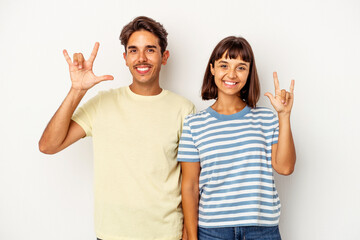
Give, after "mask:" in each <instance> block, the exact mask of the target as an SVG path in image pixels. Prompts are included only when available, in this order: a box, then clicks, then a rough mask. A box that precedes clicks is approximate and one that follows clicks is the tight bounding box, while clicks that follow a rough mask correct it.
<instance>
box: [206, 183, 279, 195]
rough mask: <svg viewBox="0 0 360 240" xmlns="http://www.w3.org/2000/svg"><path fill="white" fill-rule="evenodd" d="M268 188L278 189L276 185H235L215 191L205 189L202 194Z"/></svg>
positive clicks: (271, 189) (268, 189)
mask: <svg viewBox="0 0 360 240" xmlns="http://www.w3.org/2000/svg"><path fill="white" fill-rule="evenodd" d="M254 189H258V190H266V191H274V192H275V191H276V190H275V188H274V187H266V186H261V185H251V186H243V187H234V188H228V189H219V190H215V191H211V192H210V191H206V190H205V189H204V190H203V191H202V194H206V195H210V194H222V193H231V192H240V191H246V190H254Z"/></svg>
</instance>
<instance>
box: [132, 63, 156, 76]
mask: <svg viewBox="0 0 360 240" xmlns="http://www.w3.org/2000/svg"><path fill="white" fill-rule="evenodd" d="M151 67H152V66H151V65H143V64H141V65H140V64H139V65H135V66H134V68H135V70H136V71H137V72H138V73H140V74H146V73H148V72H149V71H150V69H151Z"/></svg>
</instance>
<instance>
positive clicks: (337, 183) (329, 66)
mask: <svg viewBox="0 0 360 240" xmlns="http://www.w3.org/2000/svg"><path fill="white" fill-rule="evenodd" d="M139 15H146V16H149V17H152V18H154V19H156V20H157V21H160V22H161V23H163V25H164V26H165V28H166V29H167V31H168V33H169V39H168V40H169V46H168V49H169V50H170V59H169V61H168V64H167V65H166V66H165V67H163V69H162V72H161V84H162V87H164V88H166V89H169V90H172V91H174V92H176V93H179V94H181V95H183V96H185V97H187V98H188V99H190V100H191V101H193V102H194V103H195V105H196V106H197V108H198V109H199V110H201V109H203V108H205V107H207V106H208V105H210V104H211V102H202V101H201V98H200V86H201V82H202V77H203V74H204V70H205V67H206V64H207V61H208V58H209V56H210V53H211V51H212V50H213V48H214V47H215V45H216V43H217V42H219V41H220V40H221V39H222V38H224V37H226V36H229V35H241V36H243V37H245V38H246V39H247V40H248V41H249V42H250V44H251V45H252V47H253V50H254V53H255V56H256V63H257V67H258V71H259V75H260V81H261V85H262V94H263V93H265V92H266V91H272V92H273V80H272V72H273V71H274V70H276V71H278V74H279V79H280V84H281V87H283V88H288V87H289V85H290V80H291V79H295V104H294V108H293V113H292V128H293V134H294V138H295V144H296V149H297V164H296V169H295V172H294V173H293V174H292V175H291V176H289V177H283V176H278V175H277V176H276V182H277V187H278V191H279V193H280V198H281V200H282V216H281V221H280V228H281V233H282V236H283V239H285V240H304V239H306V240H308V239H310V240H311V239H326V240H329V239H351V240H352V239H360V228H359V215H360V207H359V204H360V177H359V176H360V174H359V168H360V157H359V149H360V141H359V137H360V134H359V133H360V131H359V124H358V121H359V120H358V118H359V113H358V112H359V87H360V83H359V81H360V74H359V69H360V67H359V65H360V60H359V57H360V2H359V1H357V0H342V1H340V0H338V1H333V0H332V1H304V0H303V1H296V2H295V1H286V0H277V1H270V0H267V1H265V0H264V1H240V0H237V1H225V0H222V1H219V0H218V1H209V0H207V1H195V0H189V1H184V0H183V1H176V2H175V1H161V2H160V1H153V0H147V1H142V0H141V1H140V0H137V1H117V0H103V1H101V2H100V1H99V2H95V1H89V0H76V1H74V0H71V1H70V0H62V1H54V0H34V1H25V0H23V1H20V0H0V69H1V70H0V90H1V93H0V103H1V108H0V111H1V112H0V114H1V115H0V134H1V138H0V239H4V240H21V239H37V240H48V239H50V240H63V239H69V240H75V239H76V240H79V239H80V240H82V239H84V240H88V239H94V238H95V235H94V230H93V227H94V226H93V192H92V177H93V175H92V174H93V170H92V163H93V162H92V146H91V144H92V143H91V139H90V138H88V139H85V140H82V141H79V142H78V143H76V144H75V145H73V146H71V147H69V148H68V149H66V150H64V151H63V152H61V153H58V154H56V155H51V156H50V155H44V154H41V153H40V152H39V151H38V146H37V143H38V140H39V138H40V136H41V133H42V131H43V129H44V128H45V126H46V124H47V122H48V121H49V120H50V118H51V116H52V115H53V114H54V112H55V111H56V109H57V108H58V106H59V105H60V103H61V101H62V100H63V99H64V97H65V95H66V94H67V92H68V90H69V88H70V79H69V74H68V69H67V64H66V62H65V60H64V58H63V55H62V50H63V48H66V49H67V50H68V51H69V53H70V54H71V55H72V54H73V53H74V52H75V51H77V52H79V51H81V52H83V53H84V55H85V57H88V56H89V54H90V52H91V49H92V47H93V45H94V43H95V42H96V41H99V42H100V44H101V46H100V50H99V54H98V57H97V59H96V61H95V68H94V72H95V73H96V74H98V75H103V74H112V75H114V77H115V80H114V81H112V82H106V83H105V82H104V83H101V84H99V85H98V86H96V87H94V88H93V89H91V90H90V91H89V92H88V93H87V95H86V97H85V98H84V100H87V99H89V98H90V97H91V96H94V95H95V94H96V93H97V92H98V91H99V90H102V89H108V88H116V87H119V86H123V85H128V84H130V83H131V75H130V73H129V71H128V69H127V68H126V66H125V64H124V60H123V58H122V53H123V47H122V46H121V45H120V42H119V40H118V36H119V34H120V31H121V29H122V27H123V26H124V25H125V24H127V23H128V22H129V21H131V20H132V19H133V18H134V17H136V16H139ZM259 105H261V106H270V104H269V102H268V99H267V98H265V97H262V98H261V100H260V103H259Z"/></svg>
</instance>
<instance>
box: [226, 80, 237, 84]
mask: <svg viewBox="0 0 360 240" xmlns="http://www.w3.org/2000/svg"><path fill="white" fill-rule="evenodd" d="M225 84H227V85H235V84H236V82H227V81H225Z"/></svg>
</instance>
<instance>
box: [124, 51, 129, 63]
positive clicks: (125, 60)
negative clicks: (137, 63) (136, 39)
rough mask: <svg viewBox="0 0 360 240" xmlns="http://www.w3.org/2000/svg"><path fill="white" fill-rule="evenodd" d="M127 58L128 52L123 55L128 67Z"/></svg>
mask: <svg viewBox="0 0 360 240" xmlns="http://www.w3.org/2000/svg"><path fill="white" fill-rule="evenodd" d="M126 56H127V55H126V52H124V53H123V57H124V59H125V63H126V66H128V63H127V59H126Z"/></svg>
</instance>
